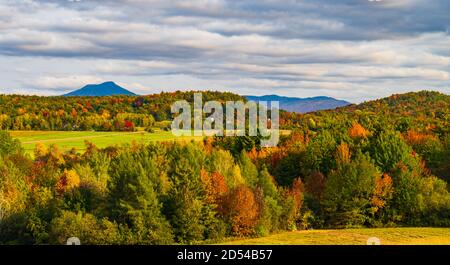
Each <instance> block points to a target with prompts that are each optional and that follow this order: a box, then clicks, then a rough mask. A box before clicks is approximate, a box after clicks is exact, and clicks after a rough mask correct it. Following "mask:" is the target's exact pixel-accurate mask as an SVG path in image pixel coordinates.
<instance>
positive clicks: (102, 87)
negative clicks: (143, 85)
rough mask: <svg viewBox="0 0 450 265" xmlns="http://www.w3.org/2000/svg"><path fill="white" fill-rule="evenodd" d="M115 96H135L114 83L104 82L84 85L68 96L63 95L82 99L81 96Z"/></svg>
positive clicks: (67, 95)
mask: <svg viewBox="0 0 450 265" xmlns="http://www.w3.org/2000/svg"><path fill="white" fill-rule="evenodd" d="M116 95H125V96H136V94H134V93H133V92H131V91H128V90H126V89H125V88H123V87H121V86H119V85H117V84H116V83H114V82H111V81H109V82H104V83H101V84H97V85H86V86H84V87H82V88H80V89H78V90H75V91H72V92H70V93H68V94H65V95H64V96H66V97H77V96H78V97H82V96H91V97H101V96H116Z"/></svg>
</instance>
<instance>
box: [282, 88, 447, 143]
mask: <svg viewBox="0 0 450 265" xmlns="http://www.w3.org/2000/svg"><path fill="white" fill-rule="evenodd" d="M282 119H283V121H282V123H284V124H285V125H289V126H291V127H297V126H300V127H302V126H308V124H310V123H311V120H314V124H315V127H316V129H318V128H320V127H321V124H322V123H327V124H328V123H329V122H332V123H333V122H334V123H336V122H340V121H343V120H347V121H352V120H355V119H356V120H367V119H371V120H377V121H379V122H382V121H387V122H389V124H390V125H392V126H394V127H395V128H396V129H397V130H399V131H407V130H408V129H409V128H411V127H414V128H415V129H416V130H420V131H433V132H436V133H439V134H441V135H442V134H445V133H448V132H449V128H450V95H446V94H442V93H440V92H435V91H420V92H410V93H405V94H396V95H392V96H390V97H386V98H382V99H377V100H373V101H367V102H364V103H361V104H358V105H356V104H352V105H348V106H344V107H338V108H336V109H334V110H322V111H317V112H313V113H307V114H303V115H300V114H298V115H296V114H291V113H286V114H282ZM327 126H328V125H327Z"/></svg>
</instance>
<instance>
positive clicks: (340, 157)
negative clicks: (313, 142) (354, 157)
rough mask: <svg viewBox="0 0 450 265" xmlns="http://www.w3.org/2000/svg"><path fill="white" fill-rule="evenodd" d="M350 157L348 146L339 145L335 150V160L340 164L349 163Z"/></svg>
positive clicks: (344, 144)
mask: <svg viewBox="0 0 450 265" xmlns="http://www.w3.org/2000/svg"><path fill="white" fill-rule="evenodd" d="M350 157H351V152H350V148H349V147H348V144H346V143H341V144H340V145H339V146H338V147H337V150H336V160H337V161H338V162H340V163H349V162H350Z"/></svg>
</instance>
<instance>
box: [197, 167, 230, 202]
mask: <svg viewBox="0 0 450 265" xmlns="http://www.w3.org/2000/svg"><path fill="white" fill-rule="evenodd" d="M200 178H201V180H202V182H203V185H204V186H205V193H206V202H207V203H210V204H219V203H221V201H222V200H223V197H224V196H225V194H226V193H227V192H228V186H227V182H226V180H225V177H224V176H223V175H222V174H220V173H218V172H213V173H212V174H209V173H208V172H207V171H206V170H204V169H202V170H201V171H200Z"/></svg>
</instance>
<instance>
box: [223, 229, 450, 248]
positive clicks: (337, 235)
mask: <svg viewBox="0 0 450 265" xmlns="http://www.w3.org/2000/svg"><path fill="white" fill-rule="evenodd" d="M370 237H377V238H379V239H380V241H381V244H382V245H450V228H362V229H343V230H308V231H295V232H285V233H280V234H275V235H271V236H267V237H261V238H253V239H241V240H233V241H228V242H225V243H223V244H225V245H366V244H367V239H368V238H370Z"/></svg>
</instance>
